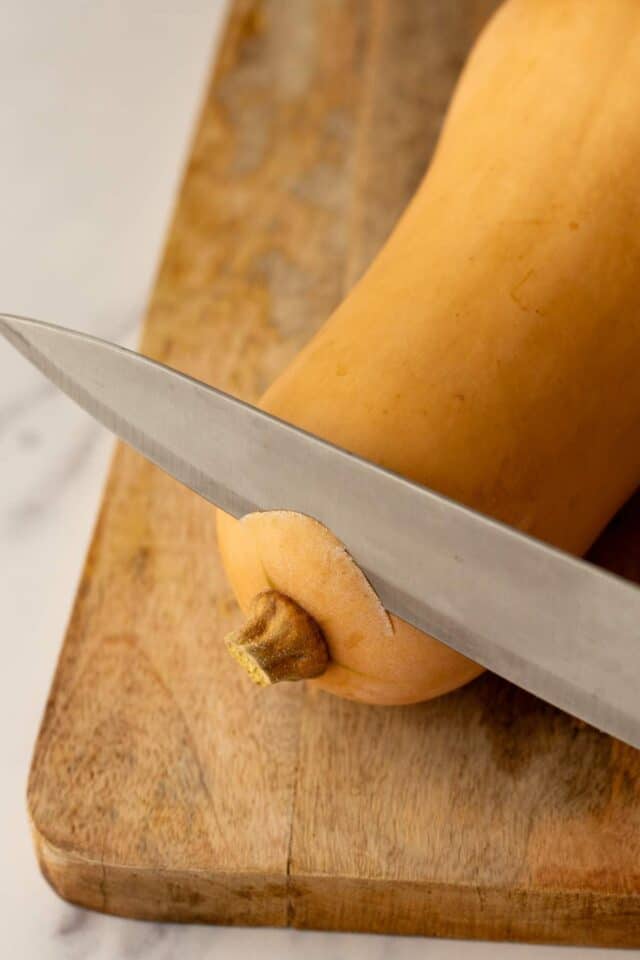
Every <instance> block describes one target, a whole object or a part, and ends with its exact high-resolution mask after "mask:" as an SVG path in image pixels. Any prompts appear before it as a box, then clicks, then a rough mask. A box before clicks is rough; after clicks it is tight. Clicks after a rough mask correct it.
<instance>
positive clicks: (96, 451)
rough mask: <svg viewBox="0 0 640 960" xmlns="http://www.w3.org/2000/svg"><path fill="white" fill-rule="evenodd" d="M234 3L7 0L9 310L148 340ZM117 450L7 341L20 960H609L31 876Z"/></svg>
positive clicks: (6, 529)
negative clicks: (117, 911)
mask: <svg viewBox="0 0 640 960" xmlns="http://www.w3.org/2000/svg"><path fill="white" fill-rule="evenodd" d="M224 6H225V2H224V0H182V2H181V3H180V4H178V3H163V2H159V0H107V2H105V3H97V4H96V3H93V4H92V3H86V2H85V0H59V2H58V3H56V4H50V3H47V2H46V0H5V3H4V4H3V5H2V10H1V11H0V27H1V30H2V37H3V55H2V58H1V59H0V87H1V89H2V90H3V91H4V97H3V103H2V106H1V107H0V137H1V141H2V165H1V167H0V171H1V172H0V210H2V229H1V230H0V278H1V284H0V290H1V293H2V299H1V302H0V309H2V310H6V311H9V312H13V313H23V314H26V315H31V316H36V317H40V318H41V319H46V320H51V321H53V322H59V323H64V324H66V325H69V326H73V327H78V328H80V329H83V330H87V331H89V332H92V333H96V334H98V335H100V336H105V337H107V338H109V339H113V340H118V341H120V342H122V343H125V344H127V345H133V344H134V343H135V339H136V333H137V329H138V325H139V322H140V318H141V315H142V312H143V309H144V304H145V300H146V297H147V294H148V290H149V287H150V285H151V282H152V278H153V272H154V269H155V265H156V263H157V260H158V257H159V253H160V246H161V243H162V238H163V235H164V231H165V228H166V225H167V220H168V217H169V214H170V210H171V204H172V200H173V195H174V192H175V188H176V184H177V180H178V177H179V175H180V170H181V166H182V163H183V160H184V156H185V151H186V147H187V143H188V138H189V133H190V131H191V128H192V124H193V122H194V119H195V115H196V111H197V108H198V104H199V98H200V93H201V90H202V86H203V83H204V81H205V77H206V73H207V69H208V65H209V61H210V57H211V54H212V50H213V44H214V43H215V40H216V38H217V36H218V35H219V32H220V27H221V23H222V19H223V16H224ZM115 51H117V57H116V56H115ZM110 450H111V439H110V437H109V436H107V435H106V433H105V432H104V431H103V430H102V429H101V428H100V427H98V426H97V425H96V424H94V423H92V422H91V421H90V420H89V419H88V417H86V416H85V415H84V414H83V413H82V412H81V411H79V410H78V409H76V408H75V407H74V406H73V405H72V404H71V403H70V402H69V401H67V400H66V398H64V397H62V396H61V395H59V394H57V393H56V391H55V390H54V389H53V388H52V387H50V386H49V385H48V384H47V383H46V382H44V381H43V380H42V378H41V377H40V376H39V375H38V374H37V373H36V372H35V371H34V370H32V369H31V368H30V367H29V366H28V365H27V364H26V363H25V362H24V361H23V360H22V359H21V358H19V357H18V356H17V355H16V354H14V353H13V352H12V351H11V350H10V348H9V347H8V346H5V345H4V344H0V476H1V478H2V480H1V483H0V569H1V570H2V577H0V613H1V615H2V627H3V629H2V645H3V653H4V656H5V665H4V668H3V670H2V672H1V673H0V758H1V760H0V762H1V767H0V769H2V773H3V789H2V791H1V792H0V849H2V851H3V858H2V859H3V867H4V869H3V870H2V873H1V875H0V937H1V941H0V942H2V943H3V952H5V955H6V956H10V957H14V958H24V960H31V958H33V960H36V958H37V960H40V958H42V957H47V958H49V960H62V958H69V960H72V958H73V960H81V958H83V957H91V958H93V960H101V958H105V960H106V958H109V960H113V958H120V957H123V958H134V957H140V958H144V960H162V958H169V957H173V956H175V955H178V953H179V955H180V956H181V957H183V958H185V960H188V958H190V957H194V958H195V957H198V958H207V957H229V956H233V957H237V958H242V957H264V958H265V960H266V958H270V957H274V958H275V957H278V958H282V960H285V958H288V957H297V956H302V955H304V956H305V957H306V958H307V960H313V958H316V957H317V958H323V960H325V958H335V960H347V958H354V960H355V958H365V957H366V958H371V960H377V958H380V960H381V958H383V957H394V958H396V960H414V958H416V960H417V958H418V957H420V958H424V957H429V958H431V960H444V958H453V957H459V956H464V957H468V958H470V960H481V958H482V960H484V958H490V957H491V958H496V960H508V958H513V960H516V958H517V960H524V958H540V960H552V958H553V960H556V958H566V960H570V958H574V957H589V958H593V960H596V958H601V957H605V956H613V955H614V953H615V951H608V950H573V949H562V948H556V947H550V948H544V947H527V946H522V947H519V946H510V945H504V946H502V945H501V946H497V945H492V944H482V943H456V942H452V941H435V940H421V939H411V938H395V937H373V936H358V935H334V934H324V933H298V932H295V931H285V930H241V929H227V928H220V927H180V926H172V925H168V924H164V925H163V924H150V923H137V922H133V921H126V920H119V919H116V918H113V917H104V916H100V915H98V914H93V913H89V912H87V911H84V910H80V909H77V908H74V907H71V906H69V905H68V904H65V903H63V902H62V901H61V900H59V899H58V897H57V896H56V895H55V894H54V893H53V892H52V891H51V890H50V889H49V887H48V886H47V885H46V883H45V882H44V880H43V879H42V878H41V876H40V874H39V871H38V869H37V866H36V863H35V858H34V856H33V852H32V848H31V840H30V837H29V829H28V823H27V817H26V808H25V799H24V794H25V784H26V779H27V773H28V767H29V762H30V756H31V750H32V746H33V743H34V740H35V736H36V733H37V729H38V725H39V721H40V716H41V713H42V710H43V707H44V703H45V700H46V696H47V691H48V688H49V684H50V681H51V676H52V672H53V669H54V665H55V660H56V656H57V652H58V649H59V645H60V641H61V637H62V635H63V632H64V627H65V622H66V620H67V617H68V615H69V611H70V607H71V603H72V600H73V595H74V590H75V586H76V582H77V579H78V576H79V574H80V570H81V566H82V562H83V557H84V552H85V549H86V546H87V544H88V540H89V537H90V534H91V529H92V525H93V522H94V518H95V513H96V508H97V505H98V502H99V498H100V494H101V487H102V483H103V479H104V475H105V471H106V467H107V463H108V459H109V454H110Z"/></svg>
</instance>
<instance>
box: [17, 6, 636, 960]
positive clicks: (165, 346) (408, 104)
mask: <svg viewBox="0 0 640 960" xmlns="http://www.w3.org/2000/svg"><path fill="white" fill-rule="evenodd" d="M493 7H494V2H493V0H466V2H463V0H457V2H452V0H296V3H285V2H283V0H271V2H267V0H236V2H235V4H234V5H233V10H232V14H231V16H230V19H229V22H228V25H227V30H226V38H225V41H224V44H223V47H222V50H221V53H220V55H219V58H218V64H217V69H216V71H215V75H214V78H213V82H212V84H211V87H210V89H209V91H208V94H207V96H206V100H205V103H204V109H203V112H202V117H201V120H200V125H199V128H198V132H197V135H196V138H195V141H194V144H193V150H192V155H191V159H190V162H189V164H188V168H187V171H186V176H185V180H184V183H183V186H182V190H181V193H180V197H179V202H178V206H177V209H176V213H175V217H174V221H173V225H172V227H171V232H170V235H169V241H168V245H167V249H166V253H165V256H164V260H163V264H162V268H161V270H160V273H159V276H158V279H157V283H156V287H155V291H154V294H153V297H152V301H151V306H150V309H149V314H148V317H147V320H146V324H145V328H144V335H143V338H142V349H143V350H144V351H145V352H147V353H148V354H150V355H151V356H154V357H156V358H158V359H160V360H163V361H165V362H166V363H169V364H172V365H173V366H176V367H178V368H180V369H182V370H185V371H187V372H189V373H190V374H193V375H195V376H196V377H200V378H203V379H205V380H208V381H210V382H211V383H214V384H217V385H218V386H221V387H223V388H226V389H229V390H231V391H233V392H235V393H237V394H239V395H240V396H242V397H245V398H249V399H251V398H255V397H257V396H258V395H259V394H260V392H261V391H262V390H263V388H264V387H265V386H266V385H267V384H268V383H269V381H270V380H271V379H272V378H273V377H274V376H275V374H276V373H277V372H278V371H279V370H280V369H281V368H282V366H283V365H284V364H286V363H287V361H288V360H289V358H290V357H292V356H293V355H294V354H295V352H296V351H297V350H298V349H299V348H300V346H301V344H303V343H304V342H305V341H306V340H307V338H308V337H309V336H310V334H311V333H312V332H313V331H314V330H315V329H316V328H317V327H318V325H319V324H320V323H322V322H323V321H324V319H325V318H326V317H327V315H328V314H329V312H330V311H331V309H332V308H333V307H334V305H335V304H336V303H337V302H338V301H339V300H340V299H341V297H342V296H343V295H344V293H345V291H346V290H347V289H348V288H349V286H350V285H351V284H352V283H353V282H354V281H355V280H356V279H357V277H358V276H359V275H360V274H361V273H362V271H363V269H364V268H365V266H366V265H367V263H368V262H369V261H370V259H371V257H372V256H373V254H374V253H375V252H376V250H377V249H378V248H379V246H380V244H381V243H382V241H383V240H384V239H385V237H386V236H387V234H388V232H389V230H390V228H391V226H392V224H393V223H394V221H395V219H396V217H397V216H398V214H399V212H400V211H401V210H402V208H403V206H404V204H405V203H406V201H407V199H408V198H409V196H410V195H411V193H412V191H413V189H414V188H415V186H416V184H417V182H418V180H419V178H420V176H421V174H422V173H423V171H424V169H425V166H426V164H427V161H428V158H429V154H430V152H431V150H432V148H433V145H434V142H435V139H436V136H437V133H438V129H439V126H440V123H441V120H442V116H443V112H444V110H445V106H446V104H447V101H448V98H449V95H450V92H451V90H452V87H453V84H454V82H455V79H456V77H457V74H458V72H459V70H460V67H461V65H462V62H463V59H464V56H465V54H466V51H467V50H468V47H469V45H470V43H471V41H472V39H473V37H474V36H475V34H476V32H477V31H478V29H479V28H480V26H481V25H482V23H483V22H484V20H485V19H486V17H487V16H488V15H489V13H490V12H491V10H492V8H493ZM202 442H203V443H206V442H207V438H206V436H203V438H202ZM596 558H597V559H598V560H599V561H601V562H605V563H607V564H608V565H609V566H611V567H613V568H615V569H618V570H619V571H620V572H622V573H625V574H626V575H628V576H636V577H637V576H638V575H640V503H639V502H638V501H636V502H635V503H632V504H631V505H630V506H629V507H628V508H627V510H626V512H625V513H624V514H623V515H621V516H620V517H619V518H618V520H617V521H616V522H615V523H614V524H613V525H612V527H611V528H610V530H609V532H608V534H607V535H606V536H605V538H604V539H603V540H602V541H601V543H600V544H599V545H598V547H597V551H596ZM238 622H239V615H238V612H237V609H236V605H235V603H234V601H233V599H232V596H231V594H230V592H229V589H228V587H227V585H226V583H225V580H224V577H223V574H222V571H221V568H220V563H219V560H218V556H217V553H216V543H215V535H214V523H213V510H212V508H211V507H210V506H208V505H207V504H206V503H204V502H203V501H202V500H200V499H199V498H198V497H197V496H195V495H194V494H192V493H190V492H189V491H187V490H185V489H183V488H181V487H180V486H179V485H178V484H177V483H174V482H173V481H172V480H170V479H169V478H168V477H166V476H164V475H163V474H162V473H160V472H159V471H158V470H156V469H154V468H153V467H152V466H150V465H149V464H148V463H146V462H145V461H144V460H143V459H142V458H141V457H139V456H138V455H136V454H135V453H133V452H132V451H131V450H127V449H124V448H122V447H119V448H118V449H117V452H116V455H115V460H114V463H113V466H112V469H111V472H110V476H109V481H108V485H107V489H106V493H105V496H104V501H103V505H102V509H101V512H100V517H99V520H98V524H97V528H96V531H95V535H94V538H93V543H92V546H91V549H90V552H89V556H88V559H87V563H86V567H85V571H84V575H83V578H82V581H81V584H80V587H79V591H78V597H77V602H76V604H75V609H74V612H73V616H72V618H71V623H70V626H69V630H68V633H67V636H66V639H65V643H64V647H63V650H62V654H61V657H60V662H59V666H58V670H57V673H56V677H55V681H54V684H53V689H52V692H51V696H50V699H49V703H48V705H47V709H46V713H45V716H44V720H43V723H42V729H41V731H40V736H39V739H38V743H37V746H36V751H35V756H34V760H33V768H32V772H31V779H30V784H29V810H30V815H31V819H32V823H33V834H34V838H35V845H36V850H37V854H38V857H39V860H40V864H41V866H42V870H43V872H44V874H45V876H46V877H47V879H48V880H49V881H50V883H51V884H52V885H53V887H54V888H55V889H56V890H57V891H58V892H59V893H60V894H61V895H62V896H63V897H65V898H67V899H69V900H72V901H74V902H75V903H79V904H83V905H85V906H88V907H92V908H94V909H97V910H102V911H105V912H108V913H116V914H124V915H126V916H131V917H145V918H154V919H158V918H160V919H167V920H168V919H172V920H187V921H189V920H193V921H209V922H215V923H236V924H270V925H278V926H284V925H292V926H296V927H319V928H328V929H339V930H367V931H380V932H398V933H423V934H436V935H441V936H457V937H478V938H495V939H515V940H531V941H556V942H560V943H578V942H580V943H591V944H612V945H613V944H617V945H640V754H638V753H637V752H636V751H634V750H632V749H631V748H629V747H626V746H624V745H623V744H621V743H619V742H617V741H615V740H612V739H611V738H609V737H606V736H604V735H601V734H599V733H597V732H595V731H594V730H592V729H590V728H588V727H585V726H583V725H580V724H578V723H577V722H576V721H573V720H572V719H571V718H569V717H568V716H565V715H564V714H562V713H560V712H558V711H556V710H555V709H553V708H551V707H549V706H547V705H545V704H543V703H541V702H540V701H538V700H536V699H535V698H533V697H531V696H528V695H527V694H525V693H523V692H521V691H519V690H517V689H516V688H514V687H512V686H510V685H509V684H507V683H504V682H502V681H500V680H498V679H497V678H495V677H492V676H485V677H483V678H481V679H479V680H478V681H476V682H475V683H473V684H472V685H471V686H469V687H468V688H466V689H465V690H462V691H460V692H458V693H456V694H453V695H450V696H448V697H446V698H443V699H440V700H437V701H435V702H432V703H427V704H423V705H421V706H417V707H412V708H396V709H389V708H372V707H363V706H358V705H355V704H351V703H345V702H341V701H339V700H337V699H334V698H332V697H330V696H328V695H325V694H320V693H314V692H312V691H309V690H306V689H304V687H303V686H301V685H292V686H282V687H280V688H275V689H273V690H259V689H256V688H254V687H252V686H251V685H250V683H249V681H248V680H247V679H246V678H245V677H244V675H243V674H242V673H241V672H240V671H239V670H238V669H237V667H236V665H235V664H234V662H233V661H232V660H231V659H230V658H229V657H228V655H227V654H226V652H225V650H224V648H223V645H222V643H221V640H222V637H223V636H224V635H225V634H226V633H227V632H228V631H229V630H230V629H232V628H234V627H235V626H236V625H237V623H238Z"/></svg>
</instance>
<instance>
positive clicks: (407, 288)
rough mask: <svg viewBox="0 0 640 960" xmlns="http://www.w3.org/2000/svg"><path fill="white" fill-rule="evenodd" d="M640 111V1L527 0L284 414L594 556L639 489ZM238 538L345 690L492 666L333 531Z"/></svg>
mask: <svg viewBox="0 0 640 960" xmlns="http://www.w3.org/2000/svg"><path fill="white" fill-rule="evenodd" d="M639 118H640V3H638V2H637V0H510V2H507V3H506V4H505V6H504V7H502V8H501V9H500V10H499V12H498V14H497V15H496V16H495V17H494V18H493V20H492V21H491V23H490V24H489V25H488V27H487V28H486V29H485V31H484V33H483V34H482V36H481V38H480V40H479V41H478V43H477V44H476V47H475V49H474V51H473V53H472V55H471V58H470V60H469V63H468V65H467V67H466V69H465V71H464V73H463V76H462V78H461V80H460V83H459V85H458V88H457V91H456V94H455V97H454V99H453V102H452V105H451V108H450V110H449V114H448V116H447V119H446V123H445V126H444V129H443V133H442V136H441V139H440V142H439V145H438V148H437V150H436V153H435V156H434V158H433V161H432V163H431V166H430V168H429V170H428V172H427V174H426V176H425V178H424V180H423V182H422V184H421V186H420V188H419V190H418V192H417V193H416V195H415V197H414V199H413V201H412V202H411V204H410V206H409V207H408V209H407V211H406V212H405V214H404V215H403V217H402V218H401V220H400V222H399V223H398V225H397V227H396V229H395V231H394V233H393V234H392V236H391V238H390V239H389V241H388V242H387V244H386V245H385V247H384V248H383V250H382V251H381V253H380V254H379V255H378V257H377V259H376V260H375V262H374V263H373V265H372V266H371V268H370V269H369V271H368V272H367V274H366V275H365V276H364V278H363V279H362V280H361V281H360V282H359V283H358V284H357V286H356V287H355V288H354V289H353V290H352V292H351V293H350V294H349V296H348V297H347V298H346V299H345V301H344V302H343V303H342V304H341V305H340V307H339V308H338V309H337V310H336V311H335V313H334V314H333V315H332V316H331V318H330V319H329V320H328V321H327V323H326V324H325V325H324V327H323V328H322V329H321V330H320V332H319V333H318V334H317V335H316V336H315V337H314V338H313V340H312V341H311V342H310V343H309V344H308V345H307V347H306V348H305V349H304V350H303V351H302V352H301V353H300V354H299V356H298V357H297V358H296V359H295V360H294V361H293V363H292V364H291V365H290V366H289V367H288V369H286V370H285V371H284V373H283V374H282V375H281V376H280V377H279V378H278V379H277V380H276V381H275V383H274V384H273V385H272V386H271V388H270V389H269V390H268V391H267V393H266V394H265V395H264V397H263V399H262V401H261V406H263V407H264V409H266V410H269V411H271V412H272V413H275V414H277V415H278V416H280V417H282V418H284V419H285V420H289V421H291V422H292V423H295V424H297V425H298V426H300V427H304V428H305V429H306V430H309V431H311V432H313V433H316V434H318V435H320V436H322V437H325V438H327V439H329V440H331V441H333V442H334V443H336V444H339V445H341V446H343V447H345V448H347V449H349V450H352V451H355V452H357V453H358V454H360V455H362V456H364V457H367V458H369V459H371V460H373V461H375V462H377V463H380V464H382V465H384V466H385V467H388V468H390V469H392V470H394V471H397V472H399V473H401V474H404V475H405V476H407V477H411V478H412V479H413V480H416V481H419V482H420V483H423V484H426V485H427V486H429V487H432V488H433V489H435V490H438V491H440V492H442V493H444V494H446V495H447V496H449V497H452V498H454V499H455V500H458V501H460V502H462V503H465V504H468V505H469V506H471V507H473V508H475V509H477V510H479V511H482V512H483V513H486V514H489V515H491V516H493V517H496V518H498V519H500V520H502V521H504V522H506V523H508V524H511V525H513V526H515V527H518V528H519V529H521V530H524V531H527V532H528V533H531V534H533V535H535V536H537V537H540V538H541V539H543V540H547V541H549V542H550V543H553V544H556V545H557V546H559V547H562V548H564V549H566V550H569V551H572V552H574V553H576V554H580V553H583V552H584V551H585V550H586V549H587V548H588V547H589V545H590V544H591V543H592V541H593V540H594V539H595V538H596V536H597V535H598V533H599V532H600V531H601V530H602V528H603V527H604V526H605V524H606V523H607V522H608V520H609V519H610V518H611V516H612V515H613V514H614V513H615V511H616V510H617V509H618V508H619V507H620V505H621V504H622V503H623V502H624V501H625V499H627V498H628V497H629V496H630V495H631V494H632V493H633V491H634V489H635V488H636V487H637V485H638V483H639V482H640V186H639V183H640V121H639ZM389 176H393V171H389ZM219 534H220V545H221V550H222V556H223V560H224V564H225V567H226V570H227V572H228V575H229V578H230V581H231V584H232V586H233V589H234V591H235V593H236V595H237V597H238V600H239V602H240V604H241V606H243V607H247V606H248V604H249V602H250V600H251V599H252V597H253V596H254V595H255V593H257V592H259V591H260V590H265V589H268V588H272V589H276V590H278V591H281V592H283V593H285V594H287V595H288V596H291V597H292V598H293V599H294V600H295V601H296V602H297V603H298V604H300V605H301V606H302V607H303V608H304V609H305V610H307V611H308V612H309V613H310V614H311V616H312V617H314V618H315V619H316V620H317V622H318V623H319V625H320V626H321V627H322V629H323V631H324V633H325V637H326V640H327V643H328V646H329V652H330V656H331V663H330V666H329V669H328V670H327V671H326V673H325V674H324V675H323V676H322V677H320V678H319V679H318V680H316V681H313V682H315V683H317V684H319V685H321V686H323V687H324V688H325V689H329V690H331V691H332V692H334V693H337V694H340V695H343V696H347V697H351V698H354V699H359V700H364V701H367V702H373V703H408V702H414V701H418V700H422V699H426V698H429V697H431V696H435V695H437V694H440V693H443V692H445V691H447V690H450V689H453V688H455V687H457V686H459V685H461V684H462V683H465V682H467V681H468V680H469V679H471V678H472V677H473V676H475V675H476V674H477V672H478V671H479V668H478V667H476V666H475V665H474V664H471V663H470V662H469V661H468V660H466V659H465V658H463V657H460V656H459V655H458V654H455V653H454V652H453V651H450V650H449V649H447V648H446V647H444V646H442V645H441V644H439V643H438V642H436V641H434V640H433V639H431V638H428V637H425V636H424V635H423V634H421V633H420V632H419V631H417V630H415V629H413V628H412V627H409V626H408V625H407V624H404V623H403V622H402V621H400V620H398V619H397V618H394V617H389V616H388V615H387V613H386V612H385V611H384V610H383V608H382V607H381V605H380V603H379V601H378V599H377V597H376V596H375V594H374V593H373V591H372V589H371V587H370V586H369V585H368V583H367V582H366V580H365V579H364V577H363V576H362V574H361V573H360V571H359V570H358V569H357V567H356V566H355V564H354V563H353V561H351V560H350V558H349V557H348V555H347V554H346V552H345V551H344V549H343V548H342V546H341V545H340V544H339V543H338V541H337V540H336V539H335V538H334V537H333V535H332V534H331V533H330V532H329V531H327V530H325V529H324V528H323V527H321V526H320V525H319V524H316V523H314V522H313V521H311V520H309V519H307V518H304V517H300V516H298V515H295V514H288V513H276V514H262V515H252V516H251V517H248V518H246V519H245V520H243V521H241V522H236V521H234V520H231V519H230V518H228V517H225V516H224V515H220V517H219ZM394 549H395V545H394V544H393V543H390V544H389V550H390V551H393V550H394ZM499 588H500V585H499V584H496V589H499ZM426 589H427V590H428V585H426Z"/></svg>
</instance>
